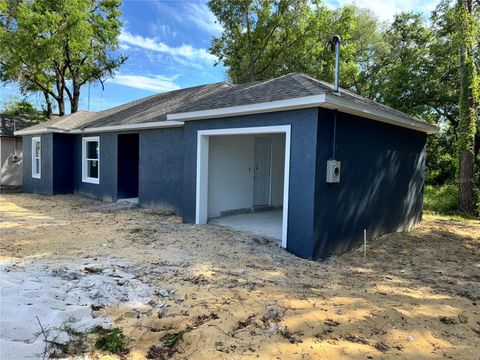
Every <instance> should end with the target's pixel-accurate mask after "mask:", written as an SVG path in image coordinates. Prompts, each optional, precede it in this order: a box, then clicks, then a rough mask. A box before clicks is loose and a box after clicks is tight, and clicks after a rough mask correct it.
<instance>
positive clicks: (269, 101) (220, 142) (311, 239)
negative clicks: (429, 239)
mask: <svg viewBox="0 0 480 360" xmlns="http://www.w3.org/2000/svg"><path fill="white" fill-rule="evenodd" d="M436 131H437V128H436V127H435V126H432V125H430V124H428V123H426V122H424V121H421V120H418V119H414V118H412V117H410V116H407V115H405V114H403V113H401V112H399V111H396V110H393V109H391V108H388V107H385V106H383V105H381V104H378V103H376V102H373V101H370V100H367V99H365V98H363V97H360V96H358V95H356V94H353V93H351V92H349V91H345V90H340V93H339V94H336V93H335V92H334V90H333V87H332V86H331V85H330V84H327V83H325V82H322V81H318V80H316V79H313V78H311V77H309V76H306V75H303V74H298V73H293V74H289V75H286V76H282V77H279V78H276V79H272V80H267V81H258V82H253V83H248V84H241V85H234V84H231V83H228V82H221V83H214V84H209V85H204V86H197V87H192V88H187V89H182V90H176V91H171V92H167V93H162V94H157V95H153V96H151V97H147V98H144V99H141V100H138V101H134V102H131V103H128V104H125V105H122V106H119V107H116V108H112V109H109V110H106V111H102V112H99V113H88V112H78V113H76V114H74V115H70V116H66V117H64V118H61V119H57V120H54V121H52V122H49V123H43V124H39V125H37V126H34V127H30V128H27V129H24V130H21V131H17V134H18V135H22V136H23V140H24V141H23V143H24V148H23V149H24V154H25V159H24V165H25V166H24V181H23V188H24V190H25V191H26V192H33V193H40V194H48V195H52V194H58V193H79V194H85V195H88V196H91V197H94V198H97V199H101V200H106V201H117V200H119V199H122V198H138V203H139V206H142V207H148V208H160V209H165V210H170V211H174V212H175V213H177V214H179V215H181V216H182V217H183V221H184V222H185V223H196V224H205V223H207V222H208V221H213V222H217V223H220V224H222V223H223V224H231V225H234V226H237V227H239V228H244V229H251V230H253V231H255V232H259V233H264V234H265V233H266V234H271V235H273V236H274V237H275V234H277V237H278V238H279V239H281V240H280V241H281V246H282V247H283V248H286V249H287V250H288V251H290V252H292V253H293V254H295V255H298V256H300V257H303V258H307V259H311V258H313V259H317V258H325V257H327V256H329V255H331V254H335V253H339V252H342V251H345V250H347V249H349V248H351V247H352V246H354V245H355V244H357V243H359V242H361V241H363V236H364V229H366V231H367V237H368V238H373V237H376V236H379V235H382V234H386V233H390V232H395V231H405V230H409V229H411V228H412V227H414V226H415V225H417V224H418V223H419V222H420V221H421V217H422V194H423V182H424V168H425V147H426V140H427V134H429V133H435V132H436ZM205 246H208V244H205Z"/></svg>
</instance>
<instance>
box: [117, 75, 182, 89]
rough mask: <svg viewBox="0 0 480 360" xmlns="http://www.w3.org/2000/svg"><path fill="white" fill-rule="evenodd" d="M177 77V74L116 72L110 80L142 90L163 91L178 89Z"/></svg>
mask: <svg viewBox="0 0 480 360" xmlns="http://www.w3.org/2000/svg"><path fill="white" fill-rule="evenodd" d="M177 77H178V76H172V77H167V76H163V75H126V74H118V75H115V77H114V78H113V79H111V82H113V83H115V84H120V85H124V86H129V87H133V88H137V89H142V90H148V91H153V92H165V91H172V90H177V89H180V86H178V85H177V84H175V79H177Z"/></svg>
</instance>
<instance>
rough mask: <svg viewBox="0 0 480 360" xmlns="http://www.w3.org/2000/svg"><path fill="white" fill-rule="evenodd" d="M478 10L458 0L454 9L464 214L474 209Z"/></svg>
mask: <svg viewBox="0 0 480 360" xmlns="http://www.w3.org/2000/svg"><path fill="white" fill-rule="evenodd" d="M476 16H478V9H475V8H474V4H473V0H458V4H457V8H456V19H457V29H458V30H457V43H458V48H459V54H460V64H459V65H460V66H459V72H460V99H459V100H460V101H459V108H460V119H459V134H458V151H459V174H460V178H459V209H460V211H462V212H463V213H465V214H468V215H472V214H474V212H475V207H476V206H475V202H476V201H475V194H474V190H475V189H474V179H475V133H476V131H477V126H478V124H477V121H478V119H477V113H476V106H477V104H478V102H479V96H480V94H479V85H480V84H479V82H480V79H479V78H478V76H477V65H476V64H475V60H478V59H475V43H476V42H478V37H479V35H480V32H479V24H478V17H476Z"/></svg>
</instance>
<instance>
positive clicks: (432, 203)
mask: <svg viewBox="0 0 480 360" xmlns="http://www.w3.org/2000/svg"><path fill="white" fill-rule="evenodd" d="M423 208H424V209H425V210H426V211H432V212H435V213H439V214H446V215H453V214H455V213H456V212H457V210H458V186H457V185H455V184H448V185H443V186H432V185H426V186H425V189H424V195H423Z"/></svg>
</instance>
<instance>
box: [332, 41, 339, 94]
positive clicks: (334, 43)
mask: <svg viewBox="0 0 480 360" xmlns="http://www.w3.org/2000/svg"><path fill="white" fill-rule="evenodd" d="M332 51H335V84H334V89H333V93H334V94H335V95H338V96H340V92H339V91H338V82H339V77H340V35H335V36H334V37H333V39H332Z"/></svg>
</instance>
